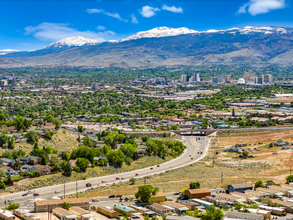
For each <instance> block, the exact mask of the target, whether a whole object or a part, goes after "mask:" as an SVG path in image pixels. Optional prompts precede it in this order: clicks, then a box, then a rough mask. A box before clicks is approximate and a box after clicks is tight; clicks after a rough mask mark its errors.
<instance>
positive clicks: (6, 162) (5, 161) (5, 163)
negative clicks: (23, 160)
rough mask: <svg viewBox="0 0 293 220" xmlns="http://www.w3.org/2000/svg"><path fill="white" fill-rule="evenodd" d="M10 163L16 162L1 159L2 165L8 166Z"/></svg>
mask: <svg viewBox="0 0 293 220" xmlns="http://www.w3.org/2000/svg"><path fill="white" fill-rule="evenodd" d="M9 163H12V164H14V163H15V160H12V159H8V158H1V159H0V164H4V165H8V164H9Z"/></svg>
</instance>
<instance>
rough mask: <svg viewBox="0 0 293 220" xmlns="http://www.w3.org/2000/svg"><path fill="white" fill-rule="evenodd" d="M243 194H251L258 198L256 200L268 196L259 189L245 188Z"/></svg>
mask: <svg viewBox="0 0 293 220" xmlns="http://www.w3.org/2000/svg"><path fill="white" fill-rule="evenodd" d="M245 194H246V195H248V196H253V197H256V198H257V199H258V201H261V200H262V199H264V198H268V197H269V196H270V194H269V193H266V192H260V191H254V190H246V191H245Z"/></svg>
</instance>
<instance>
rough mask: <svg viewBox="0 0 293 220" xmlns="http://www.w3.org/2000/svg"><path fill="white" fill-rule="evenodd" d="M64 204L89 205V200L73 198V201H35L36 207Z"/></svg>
mask: <svg viewBox="0 0 293 220" xmlns="http://www.w3.org/2000/svg"><path fill="white" fill-rule="evenodd" d="M64 202H68V203H70V204H74V203H75V204H76V203H89V199H88V198H86V197H82V198H72V199H58V200H57V199H55V200H43V201H35V205H36V206H41V205H42V206H44V205H55V204H63V203H64Z"/></svg>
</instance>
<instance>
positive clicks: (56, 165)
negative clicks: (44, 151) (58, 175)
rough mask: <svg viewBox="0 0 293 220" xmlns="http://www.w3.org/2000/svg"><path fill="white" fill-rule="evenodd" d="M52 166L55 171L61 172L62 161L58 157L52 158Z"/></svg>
mask: <svg viewBox="0 0 293 220" xmlns="http://www.w3.org/2000/svg"><path fill="white" fill-rule="evenodd" d="M50 166H51V167H52V170H53V171H59V170H60V160H59V158H58V157H56V156H51V159H50Z"/></svg>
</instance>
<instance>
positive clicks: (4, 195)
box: [4, 191, 6, 208]
mask: <svg viewBox="0 0 293 220" xmlns="http://www.w3.org/2000/svg"><path fill="white" fill-rule="evenodd" d="M4 197H5V201H4V204H5V208H6V193H5V191H4Z"/></svg>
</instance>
